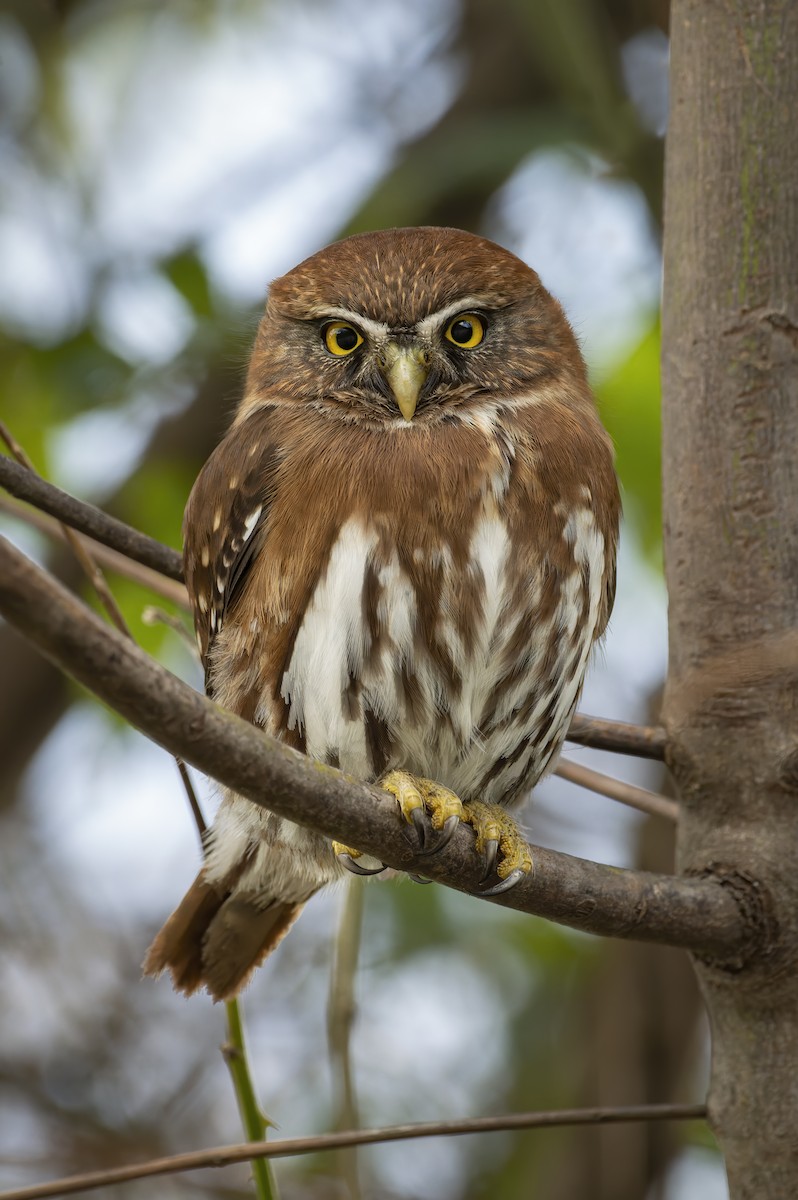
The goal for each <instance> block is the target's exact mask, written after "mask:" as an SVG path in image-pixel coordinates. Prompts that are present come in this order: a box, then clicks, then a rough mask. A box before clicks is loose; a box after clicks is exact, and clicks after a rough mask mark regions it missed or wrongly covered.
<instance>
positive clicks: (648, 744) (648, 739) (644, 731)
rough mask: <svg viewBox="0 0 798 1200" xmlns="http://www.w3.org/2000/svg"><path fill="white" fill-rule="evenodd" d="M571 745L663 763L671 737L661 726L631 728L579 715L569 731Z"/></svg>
mask: <svg viewBox="0 0 798 1200" xmlns="http://www.w3.org/2000/svg"><path fill="white" fill-rule="evenodd" d="M568 741H569V742H577V743H578V744H579V745H580V746H590V747H591V749H594V750H611V751H613V752H614V753H616V754H634V755H635V756H636V757H637V758H654V759H659V760H662V759H664V757H665V747H666V744H667V736H666V733H665V730H664V729H662V728H661V727H660V726H658V725H629V724H628V723H627V722H626V721H608V720H606V719H605V718H604V717H589V716H587V714H586V713H577V714H576V715H575V716H574V718H573V720H572V721H571V727H570V729H569V730H568Z"/></svg>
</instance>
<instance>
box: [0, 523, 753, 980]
mask: <svg viewBox="0 0 798 1200" xmlns="http://www.w3.org/2000/svg"><path fill="white" fill-rule="evenodd" d="M0 613H2V614H3V615H4V616H5V617H6V618H7V619H8V620H9V621H10V622H11V623H12V624H13V625H15V626H16V628H17V629H19V630H20V631H21V632H22V633H23V634H24V635H25V636H26V637H28V638H29V639H30V640H31V641H32V642H33V643H34V644H35V645H36V646H37V647H38V648H39V649H40V650H41V651H42V653H44V654H46V655H47V656H48V657H49V658H51V659H52V660H53V661H54V662H56V663H57V664H58V665H59V666H60V667H61V668H62V669H63V670H65V671H67V672H68V673H69V674H70V675H71V676H72V677H73V678H74V679H76V680H77V681H78V682H80V683H82V684H83V685H84V686H85V687H87V688H88V689H89V690H90V691H92V692H94V694H95V695H97V696H99V697H100V699H102V700H104V701H105V702H106V703H107V704H109V705H110V706H111V707H113V708H114V709H115V710H116V711H117V712H119V713H120V714H121V715H122V716H123V717H125V718H126V719H127V720H128V721H130V722H131V724H133V725H134V726H135V727H136V728H137V729H140V730H141V731H142V732H143V733H145V734H146V735H147V736H148V737H150V738H152V740H153V741H155V742H157V743H158V744H159V745H160V746H163V747H164V748H165V749H167V750H169V751H170V752H171V753H172V754H176V755H179V756H180V757H181V758H184V759H185V760H186V761H187V762H189V763H192V764H193V765H194V766H195V767H197V768H198V769H199V770H201V771H204V772H205V773H206V774H207V775H210V776H211V777H212V778H214V779H216V780H218V781H219V782H221V783H224V784H227V785H228V786H229V787H231V788H234V789H235V790H236V791H237V792H238V793H240V794H241V795H243V796H246V797H247V798H248V799H250V800H252V801H253V802H254V803H255V804H260V805H263V806H264V807H268V808H269V809H271V810H272V811H274V812H276V813H279V814H280V815H281V816H284V817H288V818H290V819H291V820H293V821H296V822H298V823H299V824H302V825H309V826H312V827H313V828H314V829H317V830H319V831H320V832H321V833H323V834H325V835H326V836H328V837H331V838H337V839H338V840H340V841H343V842H345V843H347V844H348V845H352V846H356V847H357V848H358V849H360V850H363V851H365V852H366V853H368V854H372V855H374V856H375V857H378V858H380V859H382V861H384V862H385V863H387V864H388V865H389V866H392V867H395V868H397V869H398V870H403V871H413V872H417V873H421V874H424V875H426V876H427V877H428V878H430V879H435V880H437V881H439V882H442V883H446V884H448V885H449V886H451V887H454V888H457V889H458V890H460V891H465V892H469V893H473V894H477V893H478V888H479V883H480V875H481V870H482V867H481V863H480V861H479V860H478V858H477V856H476V855H475V854H474V847H473V836H472V834H471V832H470V830H468V829H467V828H465V827H463V828H461V829H460V830H459V831H458V832H457V834H456V836H455V837H454V838H453V839H452V841H451V842H450V844H449V846H447V848H446V849H445V850H444V851H442V852H441V853H440V854H439V855H436V856H432V857H423V856H422V855H420V854H419V853H418V852H416V851H415V850H414V848H413V847H412V845H411V842H410V840H409V838H408V837H407V836H406V835H405V832H404V829H403V827H402V825H401V823H400V822H399V821H398V820H397V815H396V806H395V803H394V801H393V799H392V798H391V797H390V796H389V795H388V794H387V793H385V792H382V791H380V789H378V788H375V787H370V786H368V785H367V784H364V783H361V782H359V781H357V780H354V779H351V778H349V777H347V776H344V775H343V774H341V772H340V771H336V770H334V769H333V768H332V767H327V766H324V765H322V764H320V763H314V762H311V761H310V760H308V759H307V758H305V757H304V756H303V755H301V754H298V753H296V752H295V751H294V750H292V749H290V748H289V747H288V746H285V745H283V744H282V743H281V742H279V741H275V740H274V739H272V738H269V737H267V736H266V735H265V734H264V733H262V732H261V731H260V730H257V729H255V728H254V727H253V726H252V725H250V724H248V723H247V722H245V721H242V720H241V719H239V718H238V717H235V716H233V715H232V714H230V713H227V712H224V711H223V710H222V709H219V708H218V707H217V706H216V705H214V704H213V703H212V702H211V701H210V700H208V699H206V697H204V696H201V695H199V694H198V693H197V692H195V691H194V690H193V689H191V688H190V687H188V686H187V685H186V684H185V683H183V682H182V681H181V680H179V679H177V678H176V677H175V676H174V675H172V674H171V673H170V672H169V671H166V670H165V669H164V668H163V667H161V666H160V665H159V664H158V663H156V662H154V661H152V660H151V659H149V658H148V657H147V656H146V655H145V654H143V653H142V652H141V651H140V650H139V649H138V648H137V647H136V646H134V645H131V644H130V643H129V642H128V641H127V640H126V639H125V638H123V637H122V636H121V635H119V634H118V633H117V632H116V631H115V630H112V629H109V628H108V627H107V626H106V625H104V624H103V623H102V622H101V621H100V620H99V619H98V618H96V617H95V616H94V615H93V614H92V613H91V612H89V610H88V609H86V608H85V606H84V605H83V604H81V602H80V601H79V600H77V599H76V598H75V597H74V596H72V595H71V594H70V593H69V592H67V591H65V589H63V588H62V587H61V586H60V585H59V584H58V583H57V582H56V581H55V580H53V579H51V578H50V577H48V576H47V574H46V573H45V572H43V571H41V570H40V569H39V568H38V567H36V566H35V565H34V564H33V563H31V562H30V561H29V560H28V559H26V558H25V556H24V555H22V554H21V553H20V552H19V551H18V550H16V549H15V548H14V547H13V546H11V544H10V543H8V542H7V541H6V540H5V539H2V538H0ZM532 852H533V856H534V860H535V869H534V871H533V873H532V874H531V875H530V876H528V877H527V878H526V879H524V880H523V881H522V882H521V883H519V884H518V886H517V887H515V888H513V890H512V891H511V892H509V893H508V894H506V895H504V896H500V897H498V898H497V900H496V901H494V902H498V903H500V904H503V905H505V906H507V907H510V908H515V909H518V910H520V911H522V912H530V913H536V914H537V915H539V916H544V917H548V918H550V919H551V920H554V921H559V922H561V923H563V924H567V925H571V926H572V927H574V928H576V929H583V930H586V931H588V932H590V933H597V934H607V935H612V936H616V937H632V938H637V939H639V940H644V941H655V942H664V943H668V944H670V945H676V946H684V947H687V948H690V949H694V950H697V951H700V952H702V953H705V954H710V955H712V956H713V957H714V958H716V959H719V960H722V961H730V960H733V961H734V962H735V963H737V962H739V961H743V960H745V958H746V957H747V955H748V954H750V953H752V952H753V951H754V950H755V948H756V937H757V934H758V932H759V925H758V924H757V921H756V919H755V914H754V915H752V912H751V911H750V905H752V904H753V905H754V908H756V903H755V896H750V897H749V896H746V897H745V903H738V895H739V891H738V889H737V888H735V887H730V886H723V884H722V883H720V882H718V881H715V880H714V879H712V878H707V877H703V878H699V879H678V878H673V877H670V876H664V875H663V876H660V875H652V874H648V873H647V872H642V871H625V870H619V869H617V868H614V867H608V866H602V865H600V864H597V863H592V862H588V861H585V860H582V859H578V858H572V857H571V856H569V855H566V854H560V853H557V852H555V851H552V850H547V849H543V848H541V847H537V848H535V847H533V848H532Z"/></svg>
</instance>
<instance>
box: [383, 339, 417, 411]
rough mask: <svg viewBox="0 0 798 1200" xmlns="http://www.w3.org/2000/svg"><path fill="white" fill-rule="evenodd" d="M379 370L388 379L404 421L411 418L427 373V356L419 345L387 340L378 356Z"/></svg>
mask: <svg viewBox="0 0 798 1200" xmlns="http://www.w3.org/2000/svg"><path fill="white" fill-rule="evenodd" d="M380 370H381V371H382V373H383V375H384V376H385V378H386V379H387V380H388V384H389V386H390V389H391V391H392V392H393V394H394V397H395V399H396V403H397V404H398V405H399V411H400V412H401V414H402V416H403V417H404V419H405V420H406V421H410V420H412V418H413V414H414V413H415V411H416V405H417V404H418V396H419V392H420V391H421V389H422V387H423V386H424V380H425V379H426V378H427V375H428V374H429V356H428V354H427V352H426V350H423V349H422V348H421V347H420V346H398V345H397V344H396V342H389V343H388V345H387V346H386V347H385V350H384V352H383V354H382V355H381V358H380Z"/></svg>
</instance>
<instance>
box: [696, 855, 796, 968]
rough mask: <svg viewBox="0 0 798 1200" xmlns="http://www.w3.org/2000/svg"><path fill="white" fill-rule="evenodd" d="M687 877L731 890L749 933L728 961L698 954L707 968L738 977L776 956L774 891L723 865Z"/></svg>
mask: <svg viewBox="0 0 798 1200" xmlns="http://www.w3.org/2000/svg"><path fill="white" fill-rule="evenodd" d="M687 874H688V875H690V876H692V877H693V878H696V879H709V880H712V881H713V882H715V883H717V884H719V885H720V887H722V888H726V889H727V890H728V891H730V892H731V894H732V896H733V897H734V899H735V901H736V903H737V907H738V908H739V910H740V915H741V917H742V919H743V921H744V923H745V926H746V928H747V930H748V934H749V936H748V939H747V941H746V944H745V946H744V947H743V949H741V950H740V951H739V952H738V953H737V954H734V955H732V956H730V957H728V958H720V957H715V956H713V955H708V954H706V955H705V954H698V955H696V957H697V958H698V959H699V961H700V962H702V963H703V964H704V966H706V967H711V968H714V969H715V970H717V971H721V972H724V973H725V974H729V975H738V974H740V972H742V971H746V970H749V969H750V968H751V967H753V966H754V965H755V964H759V963H762V962H763V961H764V960H765V959H767V958H769V957H771V956H772V955H773V953H774V950H775V946H776V942H777V939H778V933H779V928H778V921H777V920H776V915H775V912H774V907H773V902H772V898H771V895H770V892H769V890H768V889H767V888H766V887H765V885H764V884H763V883H762V881H761V880H759V879H757V878H756V877H755V876H753V875H751V874H750V873H749V872H748V871H743V870H741V869H740V868H739V867H735V866H732V865H730V864H728V863H722V862H709V863H707V865H706V866H705V867H703V868H701V869H694V870H691V871H688V872H687Z"/></svg>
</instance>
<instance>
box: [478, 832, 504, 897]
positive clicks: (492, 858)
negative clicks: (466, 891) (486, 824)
mask: <svg viewBox="0 0 798 1200" xmlns="http://www.w3.org/2000/svg"><path fill="white" fill-rule="evenodd" d="M498 854H499V841H498V838H488V840H487V841H486V842H485V873H484V875H483V876H482V878H481V879H480V881H479V882H480V886H481V885H482V884H483V883H487V882H488V880H489V879H490V877H491V875H492V874H493V872H494V871H495V870H496V859H497V857H498ZM482 895H483V896H485V895H487V892H482Z"/></svg>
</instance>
